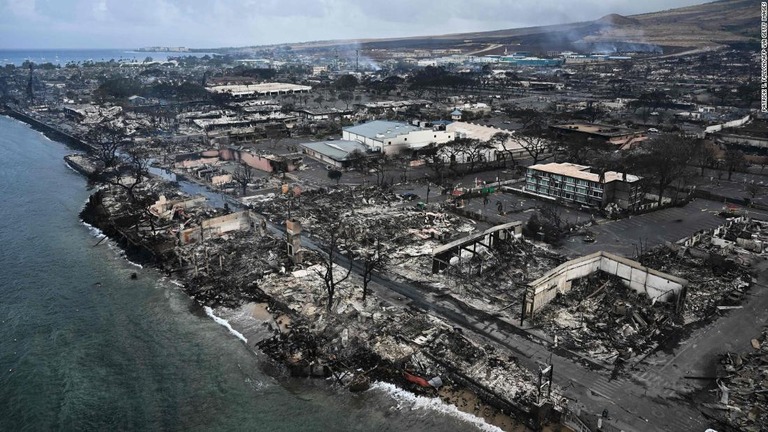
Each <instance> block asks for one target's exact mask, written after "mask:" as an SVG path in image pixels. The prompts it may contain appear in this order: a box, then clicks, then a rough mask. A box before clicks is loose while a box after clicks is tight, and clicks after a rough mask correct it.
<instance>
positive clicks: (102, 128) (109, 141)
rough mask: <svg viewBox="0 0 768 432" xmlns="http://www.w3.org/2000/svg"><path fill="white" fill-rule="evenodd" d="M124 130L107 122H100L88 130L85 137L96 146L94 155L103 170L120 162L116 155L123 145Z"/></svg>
mask: <svg viewBox="0 0 768 432" xmlns="http://www.w3.org/2000/svg"><path fill="white" fill-rule="evenodd" d="M125 135H126V133H125V130H124V129H123V128H117V127H113V126H111V125H109V124H100V125H98V126H97V127H95V128H93V129H91V130H89V131H88V133H87V135H86V137H87V138H88V141H90V142H91V143H92V144H93V145H94V146H95V147H96V148H95V152H94V156H96V159H98V160H99V161H100V162H101V163H102V165H103V169H104V170H109V169H111V168H113V167H115V166H116V165H117V164H118V162H120V157H119V155H118V153H119V150H120V148H121V147H123V146H125V144H126V143H125Z"/></svg>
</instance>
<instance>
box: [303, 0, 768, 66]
mask: <svg viewBox="0 0 768 432" xmlns="http://www.w3.org/2000/svg"><path fill="white" fill-rule="evenodd" d="M759 22H760V7H759V2H756V1H754V0H721V1H715V2H711V3H705V4H701V5H696V6H689V7H684V8H677V9H669V10H665V11H660V12H653V13H646V14H640V15H632V16H628V17H627V16H622V15H618V14H610V15H606V16H604V17H602V18H599V19H597V20H594V21H587V22H578V23H571V24H560V25H549V26H538V27H526V28H519V29H506V30H494V31H487V32H475V33H460V34H447V35H435V36H421V37H407V38H389V39H368V40H357V41H325V42H309V43H302V44H292V47H293V48H294V49H299V50H300V49H302V48H312V47H322V46H335V45H348V44H350V43H355V44H359V45H360V47H361V48H364V49H365V48H379V49H382V48H387V49H397V48H432V49H434V48H461V49H462V50H464V51H465V52H472V53H476V54H500V53H503V52H504V49H505V48H506V49H508V50H510V51H530V52H546V51H565V50H579V51H596V52H617V51H619V52H626V51H655V52H662V51H663V52H664V53H665V54H669V53H675V52H681V51H688V50H701V49H716V48H720V47H723V46H727V45H738V44H745V43H756V42H758V41H759V39H758V37H759Z"/></svg>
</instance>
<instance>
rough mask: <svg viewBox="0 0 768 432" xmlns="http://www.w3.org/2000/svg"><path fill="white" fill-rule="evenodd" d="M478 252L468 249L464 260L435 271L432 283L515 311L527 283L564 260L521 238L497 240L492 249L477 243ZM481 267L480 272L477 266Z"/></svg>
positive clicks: (479, 304)
mask: <svg viewBox="0 0 768 432" xmlns="http://www.w3.org/2000/svg"><path fill="white" fill-rule="evenodd" d="M477 250H478V251H479V252H480V251H482V252H481V255H480V256H473V255H472V254H469V253H468V252H467V256H466V260H464V259H462V262H461V264H457V265H454V266H451V267H449V268H448V269H447V270H446V271H444V272H442V273H441V274H438V275H434V277H433V281H432V284H433V286H435V287H441V288H447V289H448V290H450V291H451V293H452V295H454V296H456V297H457V298H460V299H461V300H462V301H464V302H466V303H468V304H472V305H474V306H475V307H478V308H481V309H483V308H488V307H489V306H491V305H493V306H492V308H493V309H494V311H493V312H497V311H498V309H504V310H509V311H510V312H511V313H512V314H516V313H517V311H518V310H519V309H520V307H519V306H521V303H520V302H521V301H522V296H523V293H524V292H525V290H526V287H527V283H528V282H530V281H532V280H536V279H538V278H539V277H541V276H542V275H543V274H544V273H546V272H547V271H549V270H551V269H552V268H555V267H557V266H558V265H560V264H562V263H563V262H564V261H565V258H563V256H562V255H560V254H558V253H556V252H553V251H551V250H549V249H546V248H542V247H538V246H536V245H534V244H533V243H531V242H529V241H527V240H526V239H524V238H513V239H510V240H509V241H507V242H503V243H499V244H498V245H497V247H496V248H495V249H492V250H491V249H487V248H485V247H484V246H482V245H478V246H477ZM481 269H482V272H480V270H481Z"/></svg>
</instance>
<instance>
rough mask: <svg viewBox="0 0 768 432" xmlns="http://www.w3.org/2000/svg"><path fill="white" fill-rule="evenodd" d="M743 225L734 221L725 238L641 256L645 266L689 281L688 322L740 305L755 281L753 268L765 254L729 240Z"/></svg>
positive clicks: (685, 310) (687, 294) (712, 237)
mask: <svg viewBox="0 0 768 432" xmlns="http://www.w3.org/2000/svg"><path fill="white" fill-rule="evenodd" d="M758 225H760V224H758ZM741 228H742V227H740V226H739V225H738V224H734V225H733V226H732V227H731V229H728V230H727V231H726V230H724V231H723V233H722V236H723V237H718V236H709V235H707V236H702V239H701V240H700V241H699V242H698V243H697V244H696V245H693V246H688V247H677V246H668V247H660V248H657V249H654V250H652V251H650V252H648V253H646V254H644V255H643V256H641V257H640V259H639V261H640V262H641V263H642V264H643V265H645V266H648V267H650V268H653V269H656V270H659V271H662V272H665V273H669V274H672V275H674V276H678V277H681V278H683V279H686V280H687V281H688V286H687V292H686V297H685V308H684V311H683V316H684V322H685V324H691V323H694V322H698V321H702V320H705V319H708V318H710V317H711V316H712V315H714V314H716V313H718V311H720V310H726V309H728V308H733V307H738V305H739V304H740V303H741V301H742V299H743V298H744V295H745V293H746V291H747V290H748V289H749V287H750V285H751V283H752V270H751V269H750V267H751V266H752V265H753V264H754V263H756V262H759V260H761V255H762V253H759V254H758V253H755V252H750V251H748V250H746V249H744V248H742V247H739V246H737V245H736V244H735V242H730V241H729V240H727V238H729V237H731V236H732V235H733V232H734V231H741ZM731 238H734V239H735V238H737V237H731Z"/></svg>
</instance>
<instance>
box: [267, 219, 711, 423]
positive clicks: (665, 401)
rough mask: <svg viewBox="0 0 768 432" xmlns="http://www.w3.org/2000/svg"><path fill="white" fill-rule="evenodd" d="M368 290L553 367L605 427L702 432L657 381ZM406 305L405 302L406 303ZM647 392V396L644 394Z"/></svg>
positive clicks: (392, 284)
mask: <svg viewBox="0 0 768 432" xmlns="http://www.w3.org/2000/svg"><path fill="white" fill-rule="evenodd" d="M268 226H269V230H270V231H271V232H272V233H275V234H278V235H283V233H284V228H282V227H278V226H276V225H273V224H268ZM302 244H303V245H304V246H305V247H307V248H309V249H314V250H319V248H318V246H317V245H316V244H315V243H314V242H312V241H311V240H310V239H308V238H307V236H304V237H303V238H302ZM337 256H338V258H339V259H338V261H337V264H339V265H342V266H345V267H346V266H349V265H350V260H349V259H348V258H346V257H344V256H341V255H337ZM351 265H352V269H353V271H354V272H355V273H356V274H358V275H360V274H361V273H362V266H361V265H360V264H359V263H357V262H352V263H351ZM370 288H371V289H372V291H374V292H375V293H377V295H380V296H381V297H384V298H387V297H389V298H391V297H392V294H391V293H396V298H400V299H402V300H405V301H406V302H407V303H409V304H410V305H411V306H413V307H415V308H417V309H420V310H423V311H425V312H427V313H430V314H432V315H434V316H437V317H441V318H443V319H445V320H446V321H448V322H450V323H452V324H453V325H455V326H457V327H460V328H462V329H464V330H465V332H467V333H472V334H474V335H476V336H477V337H479V338H481V339H484V340H486V341H487V342H488V343H492V344H495V345H497V346H499V347H501V348H504V349H505V350H507V351H509V352H512V353H515V354H516V355H517V356H518V359H519V362H520V363H521V364H522V365H523V366H525V367H527V368H528V369H529V370H531V371H533V372H534V373H537V371H538V368H539V365H540V364H542V363H543V364H546V363H549V362H550V361H551V363H552V365H553V366H554V380H555V384H556V385H558V386H560V387H561V388H562V389H563V391H564V394H565V396H566V397H568V398H569V399H571V400H574V401H578V403H579V404H580V405H581V406H582V407H583V409H584V412H587V413H593V414H594V415H597V414H598V413H601V412H602V411H603V410H604V409H608V410H609V413H610V415H611V419H610V420H609V421H608V423H611V424H613V425H615V426H616V427H618V428H620V429H622V430H624V431H627V432H630V431H637V432H646V431H647V432H655V431H658V432H662V431H664V432H667V431H680V432H687V431H691V432H701V431H703V430H705V429H706V427H707V426H706V425H707V423H706V421H705V420H704V418H703V417H702V415H701V414H700V413H699V412H698V411H697V410H695V409H692V408H690V407H689V406H688V404H686V403H684V402H678V401H675V400H673V399H672V398H673V397H675V395H676V392H677V391H676V389H674V388H671V389H666V388H662V389H659V386H660V385H661V384H663V381H662V380H661V377H660V376H659V377H657V376H655V375H653V376H651V375H648V374H646V375H642V374H640V373H638V374H637V376H636V377H633V378H634V379H626V378H619V379H611V371H609V370H606V369H600V368H599V367H598V366H596V365H595V364H587V365H584V364H581V362H578V361H574V360H573V358H569V357H570V356H565V355H561V354H557V353H553V352H552V350H551V349H550V348H548V347H546V346H545V345H544V344H543V343H542V342H540V341H538V340H537V339H535V338H534V337H532V336H530V335H527V334H525V333H524V331H522V329H519V328H517V327H516V326H515V325H514V324H513V323H511V322H509V321H505V320H502V319H499V318H495V317H489V316H487V315H486V314H481V313H474V312H473V311H472V309H471V308H468V307H459V306H457V305H456V302H455V301H448V300H446V299H445V298H440V297H438V296H435V295H433V294H432V293H428V292H423V291H422V290H420V289H419V288H417V287H415V286H413V285H410V284H404V283H401V282H397V281H393V280H391V279H389V278H388V277H386V276H384V275H382V274H380V273H375V274H374V275H373V278H372V281H371V285H370ZM406 299H407V300H406ZM649 392H650V393H649Z"/></svg>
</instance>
